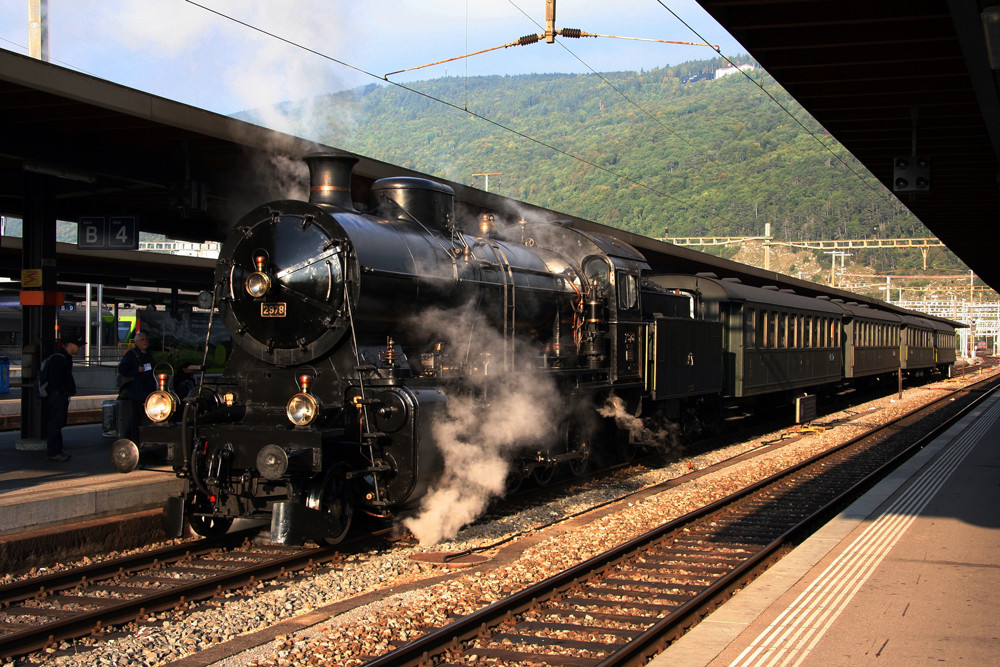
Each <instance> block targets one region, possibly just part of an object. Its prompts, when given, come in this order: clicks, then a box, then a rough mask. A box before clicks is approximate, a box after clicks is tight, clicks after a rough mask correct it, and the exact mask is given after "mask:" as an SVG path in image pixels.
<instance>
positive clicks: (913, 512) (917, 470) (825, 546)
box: [650, 395, 1000, 667]
mask: <svg viewBox="0 0 1000 667" xmlns="http://www.w3.org/2000/svg"><path fill="white" fill-rule="evenodd" d="M997 554H1000V396H997V395H994V396H993V397H991V398H989V399H987V400H986V401H985V402H983V403H981V404H980V405H979V406H978V407H977V408H976V409H975V410H974V411H973V412H971V413H969V414H968V415H966V416H965V417H964V418H963V419H962V420H961V421H960V422H959V423H957V424H955V425H954V426H953V427H952V428H951V429H949V430H948V431H947V432H946V433H945V434H943V435H942V436H940V437H939V438H937V439H936V440H935V441H934V442H932V443H931V444H929V445H928V446H927V447H925V448H924V449H923V450H922V451H921V452H920V453H918V454H917V455H916V456H915V457H913V458H911V459H910V460H909V461H908V462H907V463H905V464H904V465H903V466H902V467H900V468H899V469H898V470H897V471H895V472H894V473H893V474H892V475H891V476H890V477H888V478H887V479H885V480H884V481H883V482H881V483H880V484H878V485H877V486H876V487H874V488H873V489H872V490H871V491H870V492H869V493H867V494H866V495H865V496H864V497H862V498H861V499H859V500H858V501H857V502H856V503H854V504H853V505H852V506H851V507H849V508H847V509H846V510H845V511H844V512H842V513H841V514H840V515H839V516H838V517H836V518H835V519H834V520H832V521H831V522H830V523H828V524H827V525H826V526H825V527H824V528H823V529H822V530H820V531H819V532H818V533H816V534H815V535H814V536H812V537H811V538H810V539H808V540H806V541H805V542H803V543H802V544H801V545H800V546H799V547H798V548H796V549H795V550H794V551H793V552H792V553H791V554H789V555H788V556H786V557H785V558H784V559H782V560H781V561H780V562H779V563H777V564H776V565H775V566H773V567H772V568H771V569H769V570H768V571H767V572H765V573H764V574H763V575H761V576H760V577H758V578H757V579H756V580H755V581H754V582H753V583H751V584H750V585H749V586H747V587H746V588H745V589H743V590H742V591H741V592H740V593H738V594H737V595H736V596H734V597H733V598H732V599H731V600H729V601H728V602H727V603H726V604H725V605H723V606H722V607H720V608H719V609H717V610H716V611H715V612H714V613H713V614H711V615H710V616H708V617H707V618H706V619H705V620H703V621H702V622H701V623H700V624H699V625H698V626H696V627H695V628H694V629H693V630H692V631H691V632H689V633H688V634H687V635H685V636H684V637H682V638H681V639H680V640H679V641H677V642H675V643H674V644H673V645H672V646H670V647H669V648H668V649H667V650H666V651H664V652H663V653H661V654H660V655H659V656H657V657H656V658H655V659H654V660H653V661H652V662H651V663H650V664H651V665H653V666H655V667H667V666H668V665H669V666H670V667H679V666H688V665H691V666H693V665H711V666H713V667H716V666H721V665H731V666H734V667H735V666H739V665H802V666H805V667H809V666H817V667H818V666H820V665H824V666H825V665H874V664H879V665H919V664H930V663H934V662H939V663H942V662H944V663H962V664H967V665H1000V615H998V614H997V612H996V610H997V609H998V608H1000V560H998V558H997Z"/></svg>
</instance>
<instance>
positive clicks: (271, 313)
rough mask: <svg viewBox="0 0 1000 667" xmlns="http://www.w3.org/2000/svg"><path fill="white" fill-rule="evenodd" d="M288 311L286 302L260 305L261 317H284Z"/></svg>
mask: <svg viewBox="0 0 1000 667" xmlns="http://www.w3.org/2000/svg"><path fill="white" fill-rule="evenodd" d="M287 310H288V309H287V308H286V306H285V302H284V301H279V302H277V303H262V304H260V316H261V317H284V316H285V314H286V311H287Z"/></svg>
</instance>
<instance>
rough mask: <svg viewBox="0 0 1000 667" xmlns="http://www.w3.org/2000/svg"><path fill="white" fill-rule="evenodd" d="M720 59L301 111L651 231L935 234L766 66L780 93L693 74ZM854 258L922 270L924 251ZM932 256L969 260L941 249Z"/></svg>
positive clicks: (394, 159)
mask: <svg viewBox="0 0 1000 667" xmlns="http://www.w3.org/2000/svg"><path fill="white" fill-rule="evenodd" d="M723 64H724V63H723V61H722V60H721V59H715V60H708V61H700V62H692V63H685V64H683V65H679V66H676V67H665V68H662V69H655V70H651V71H646V72H616V73H605V74H601V75H596V74H590V75H563V74H537V75H522V76H489V77H478V78H468V79H467V78H463V77H449V78H441V79H432V80H427V81H422V82H417V83H414V84H407V85H408V86H409V87H411V88H414V89H416V90H419V91H420V92H421V93H423V94H422V95H421V94H417V93H414V92H411V91H408V90H404V89H402V88H398V87H395V86H385V85H383V86H378V85H371V86H368V87H366V88H363V89H359V90H354V91H350V92H348V93H339V94H336V95H329V96H326V97H324V98H321V99H320V100H319V104H316V105H314V106H315V107H316V108H319V109H322V110H323V115H322V116H321V122H320V123H319V127H318V128H317V127H315V121H313V125H312V126H310V127H308V128H307V127H306V126H305V120H303V121H302V123H303V127H302V128H301V134H303V135H304V136H311V137H313V138H315V139H318V140H319V141H322V142H323V143H327V144H330V145H334V146H339V147H342V148H345V149H348V150H351V151H354V152H357V153H361V154H364V155H367V156H370V157H372V158H375V159H379V160H384V161H386V162H390V163H393V164H399V165H401V166H404V167H409V168H412V169H416V170H419V171H423V172H427V173H430V174H433V175H437V176H440V177H443V178H447V179H450V180H453V181H458V182H462V183H467V184H470V185H474V186H476V187H480V188H482V187H484V186H485V181H484V179H483V177H475V176H473V174H482V173H487V172H500V175H499V176H491V178H490V190H492V191H495V192H500V193H501V194H504V195H506V196H509V197H512V198H514V199H518V200H522V201H526V202H530V203H532V204H537V205H539V206H544V207H547V208H552V209H555V210H558V211H563V212H566V213H570V214H573V215H578V216H581V217H584V218H589V219H592V220H596V221H598V222H602V223H605V224H609V225H613V226H615V227H619V228H622V229H626V230H629V231H632V232H636V233H639V234H643V235H646V236H652V237H662V236H664V235H665V234H666V235H669V236H705V235H726V236H755V235H761V234H763V232H764V224H765V223H766V222H770V223H771V227H772V234H773V235H774V238H775V239H776V240H821V239H843V238H866V237H871V236H872V235H873V234H877V235H878V236H879V237H881V238H888V237H922V236H929V235H930V234H929V232H928V231H927V230H926V229H925V228H924V227H923V226H922V225H921V224H920V223H919V221H918V220H916V219H915V218H914V217H913V216H912V215H910V214H909V213H908V212H907V210H906V209H905V208H904V207H903V206H902V205H901V204H899V203H898V202H897V201H896V200H895V199H894V198H893V197H892V195H891V194H890V193H889V192H888V191H887V190H886V189H885V188H884V187H882V186H881V185H880V184H879V183H878V182H877V181H876V180H875V179H874V177H872V176H870V175H869V174H868V172H867V171H866V170H865V169H864V167H862V166H861V165H860V164H859V163H858V162H857V161H856V160H854V159H853V158H851V157H850V156H849V154H848V153H847V152H846V150H844V149H843V148H842V147H841V146H840V145H839V144H838V143H837V142H836V141H834V140H833V138H832V137H830V136H829V135H827V134H826V133H825V132H824V130H823V129H822V128H821V127H820V126H819V125H818V124H817V123H816V122H815V121H813V120H812V119H811V118H810V117H809V116H808V115H807V114H806V113H805V112H803V111H802V109H801V108H800V107H799V106H798V105H797V104H796V103H795V102H794V101H793V100H792V99H791V98H790V97H789V96H788V95H787V94H786V93H785V92H784V91H783V90H782V89H781V88H780V87H778V86H777V84H775V83H774V81H773V79H770V78H769V77H764V76H763V73H762V72H761V70H759V69H758V70H753V71H752V72H750V75H751V76H752V77H753V78H754V79H755V80H757V81H761V79H762V78H763V86H764V88H765V89H766V90H767V92H768V93H769V94H770V95H771V96H773V98H774V99H771V97H769V96H768V95H766V94H765V93H764V92H762V91H761V89H760V88H759V87H757V86H756V85H754V83H753V82H752V81H750V80H748V79H747V77H745V76H743V75H740V74H734V75H730V76H727V77H724V78H721V79H717V80H711V79H709V80H699V81H696V82H693V83H685V81H686V80H687V79H688V78H689V77H691V76H692V75H697V74H702V73H709V72H714V71H715V69H716V68H718V67H721V66H723ZM433 98H437V99H440V100H447V101H448V102H449V103H451V104H452V105H455V106H457V107H459V108H458V109H456V108H454V107H450V106H447V105H445V104H442V103H441V102H439V101H437V100H436V99H433ZM462 109H466V110H467V112H463V111H462ZM786 110H787V111H786ZM286 111H291V112H292V113H295V112H296V111H297V110H296V109H295V108H294V107H293V106H292V105H289V107H288V108H287V109H286ZM789 112H790V113H789ZM303 115H304V114H303ZM793 116H794V118H793ZM246 117H248V118H251V119H252V115H250V114H247V116H246ZM484 118H485V119H488V120H484ZM796 119H797V120H796ZM501 126H502V127H501ZM903 148H905V147H903ZM820 257H822V256H820ZM859 260H860V261H863V262H865V263H866V264H868V265H870V266H871V267H872V268H873V269H875V270H877V271H880V272H889V271H894V270H895V271H898V270H900V269H904V268H915V267H919V266H921V257H920V254H919V253H918V252H916V251H913V252H911V253H909V254H906V253H903V252H899V251H877V252H869V253H867V254H866V256H859V257H856V258H855V259H854V260H852V261H859ZM933 263H934V265H935V266H936V267H937V268H945V267H953V268H958V267H959V266H961V265H960V263H959V262H958V261H957V260H956V259H955V258H954V257H953V256H951V255H950V254H949V253H945V252H944V251H934V257H933Z"/></svg>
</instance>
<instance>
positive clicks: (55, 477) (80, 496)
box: [0, 397, 183, 535]
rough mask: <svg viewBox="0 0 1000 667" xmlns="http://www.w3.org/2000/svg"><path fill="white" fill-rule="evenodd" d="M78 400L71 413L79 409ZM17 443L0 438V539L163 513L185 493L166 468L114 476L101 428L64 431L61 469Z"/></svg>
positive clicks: (7, 435)
mask: <svg viewBox="0 0 1000 667" xmlns="http://www.w3.org/2000/svg"><path fill="white" fill-rule="evenodd" d="M102 398H103V397H93V400H101V399H102ZM77 400H79V399H76V398H74V399H73V404H71V409H78V406H77ZM86 400H91V399H90V398H89V397H88V399H86ZM19 437H20V433H19V432H17V431H7V432H2V433H0V535H11V534H16V533H19V532H23V531H28V530H34V529H39V528H48V527H51V526H58V525H64V524H67V523H72V522H76V521H84V520H88V519H97V518H103V517H109V516H115V515H119V514H126V513H130V512H139V511H142V510H148V509H157V508H161V507H163V505H164V503H165V502H166V499H167V497H168V496H170V495H171V494H175V493H179V492H180V491H181V490H182V489H183V482H182V480H180V479H177V477H175V476H174V474H173V471H172V470H170V468H168V467H166V466H153V467H149V468H146V469H145V470H138V471H135V472H132V473H129V474H127V475H123V474H120V473H117V472H115V471H114V469H113V468H112V467H111V460H110V446H111V442H112V441H111V440H110V439H106V438H105V437H104V436H103V435H102V431H101V425H100V424H85V425H81V426H68V427H66V428H65V429H63V439H64V443H65V451H66V452H67V453H68V454H70V455H71V456H72V458H71V459H70V460H69V461H67V462H65V463H57V462H55V461H49V460H48V458H47V457H46V454H45V451H44V450H41V451H24V450H21V449H18V448H17V447H16V443H17V440H18V438H19Z"/></svg>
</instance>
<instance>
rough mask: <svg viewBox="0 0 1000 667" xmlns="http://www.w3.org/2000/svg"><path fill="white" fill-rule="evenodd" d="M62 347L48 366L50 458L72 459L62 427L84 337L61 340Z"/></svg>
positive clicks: (48, 443) (46, 369) (61, 460)
mask: <svg viewBox="0 0 1000 667" xmlns="http://www.w3.org/2000/svg"><path fill="white" fill-rule="evenodd" d="M61 342H62V347H60V348H59V349H57V350H56V351H55V353H54V354H53V355H52V356H51V357H50V358H49V362H48V365H47V366H46V367H45V374H46V376H47V377H48V394H49V395H48V401H49V423H48V430H47V431H46V433H47V437H48V442H47V445H48V446H47V452H48V456H49V460H50V461H59V462H60V463H62V462H65V461H69V459H70V456H69V454H67V453H66V452H64V451H63V437H62V430H63V427H64V426H66V417H67V415H68V414H69V399H70V397H71V396H75V395H76V381H75V380H74V379H73V355H74V354H76V353H77V352H79V351H80V347H81V346H82V345H83V340H82V339H80V338H79V337H67V338H63V339H62V341H61Z"/></svg>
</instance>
